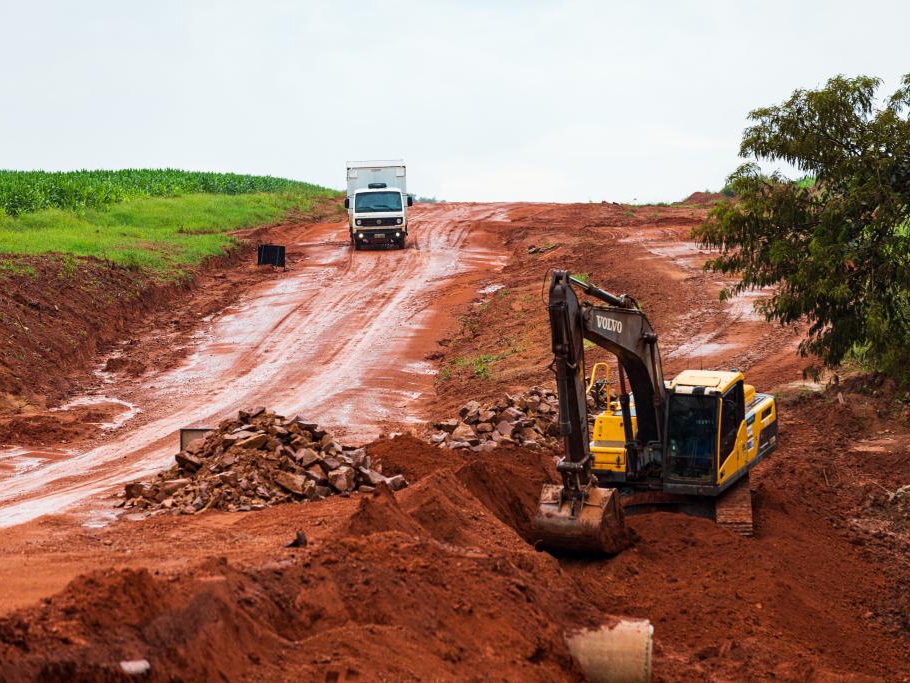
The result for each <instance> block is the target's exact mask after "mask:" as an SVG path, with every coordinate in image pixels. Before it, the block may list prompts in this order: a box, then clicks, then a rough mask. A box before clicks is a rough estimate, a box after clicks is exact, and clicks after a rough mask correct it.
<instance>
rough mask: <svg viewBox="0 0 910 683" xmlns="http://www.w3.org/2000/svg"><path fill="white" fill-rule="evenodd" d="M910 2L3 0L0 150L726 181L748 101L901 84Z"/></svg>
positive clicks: (311, 166) (257, 165)
mask: <svg viewBox="0 0 910 683" xmlns="http://www.w3.org/2000/svg"><path fill="white" fill-rule="evenodd" d="M908 26H910V3H907V2H901V1H893V2H881V1H877V0H865V1H864V2H855V0H849V1H840V0H819V1H816V0H812V1H801V2H798V1H797V0H792V1H790V2H783V1H778V0H771V1H768V0H765V1H762V2H733V1H732V0H728V1H726V2H723V1H720V0H718V1H712V0H704V1H701V2H672V1H669V0H667V1H657V0H654V1H652V2H609V1H607V0H603V1H601V2H596V1H590V2H586V1H581V0H579V1H577V2H575V1H568V2H558V1H555V0H554V1H549V0H502V1H499V2H497V1H496V0H488V1H486V2H482V1H480V0H466V1H462V2H455V1H444V0H437V1H433V0H423V1H414V2H405V1H399V0H384V1H382V2H373V1H371V0H360V1H357V2H347V1H345V0H336V1H334V2H332V1H325V2H323V1H321V0H293V1H292V0H259V1H253V0H249V1H245V0H238V1H229V0H186V1H185V2H179V1H177V0H142V1H140V0H116V1H115V0H81V1H78V2H77V1H76V0H57V1H52V0H0V168H19V169H33V168H42V169H48V170H56V169H60V170H67V169H76V168H119V167H126V166H133V167H136V166H139V167H152V166H173V167H179V168H187V169H199V170H216V171H236V172H243V173H263V174H266V173H267V174H272V175H280V176H287V177H291V178H298V179H301V180H308V181H312V182H317V183H320V184H324V185H329V186H332V187H337V188H340V187H342V186H343V185H344V162H345V161H346V160H347V159H376V158H380V159H381V158H404V159H405V160H406V162H407V164H408V176H409V178H408V181H409V182H408V189H409V190H410V191H411V192H414V193H416V194H419V195H423V196H434V195H435V196H437V197H440V198H444V199H448V200H477V201H486V200H513V199H522V200H530V201H551V200H553V201H588V200H595V201H599V200H602V199H606V200H613V201H632V200H637V201H646V200H648V201H674V200H677V199H681V198H683V197H685V196H686V195H688V194H689V193H690V192H692V191H694V190H704V189H707V188H711V189H718V188H720V187H721V186H722V185H723V182H724V178H725V177H726V175H727V174H728V173H729V172H730V171H732V170H733V169H734V168H735V167H736V166H737V165H738V163H740V162H739V159H738V157H737V151H738V148H739V142H740V138H741V135H742V130H743V128H744V126H745V125H746V120H745V117H746V114H747V113H748V111H749V110H751V109H753V108H755V107H758V106H764V105H769V104H774V103H777V102H779V101H781V100H783V99H784V98H786V97H787V96H788V95H789V94H790V93H791V92H792V91H793V90H794V89H795V88H798V87H815V86H818V85H821V84H822V83H824V81H825V80H826V79H827V78H828V77H830V76H832V75H835V74H838V73H845V74H848V75H855V74H860V73H862V74H868V75H875V76H880V77H882V78H884V79H885V89H886V90H893V88H894V87H895V86H896V84H897V82H898V78H899V77H900V76H901V75H902V74H903V73H908V72H910V51H908V48H907V40H906V31H907V27H908Z"/></svg>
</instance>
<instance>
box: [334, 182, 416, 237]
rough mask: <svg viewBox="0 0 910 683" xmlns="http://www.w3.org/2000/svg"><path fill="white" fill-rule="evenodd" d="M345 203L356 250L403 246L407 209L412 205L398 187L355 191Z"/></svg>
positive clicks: (405, 234)
mask: <svg viewBox="0 0 910 683" xmlns="http://www.w3.org/2000/svg"><path fill="white" fill-rule="evenodd" d="M376 184H377V185H379V184H381V183H376ZM347 204H348V224H349V227H350V232H351V242H352V244H353V245H354V248H355V249H360V247H361V246H363V245H365V244H391V245H394V246H397V247H398V248H399V249H401V248H403V247H404V243H405V240H406V239H407V236H408V215H407V211H406V209H407V207H408V206H412V205H413V199H411V197H409V196H407V195H406V194H404V193H403V192H402V191H401V190H399V189H398V188H389V187H375V188H367V189H365V190H355V191H354V195H353V197H351V198H350V199H349V200H348V202H347Z"/></svg>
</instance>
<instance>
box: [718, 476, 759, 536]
mask: <svg viewBox="0 0 910 683" xmlns="http://www.w3.org/2000/svg"><path fill="white" fill-rule="evenodd" d="M714 521H715V522H717V524H718V526H722V527H724V528H725V529H729V530H730V531H733V532H735V533H737V534H739V535H740V536H754V535H755V527H754V525H753V523H752V489H751V488H750V487H749V475H748V473H747V474H746V475H745V476H744V477H742V478H741V479H740V480H739V481H738V482H736V483H735V484H734V485H733V486H731V487H730V488H729V489H727V491H725V492H724V494H723V495H722V496H721V497H720V498H718V499H717V501H716V502H715V504H714Z"/></svg>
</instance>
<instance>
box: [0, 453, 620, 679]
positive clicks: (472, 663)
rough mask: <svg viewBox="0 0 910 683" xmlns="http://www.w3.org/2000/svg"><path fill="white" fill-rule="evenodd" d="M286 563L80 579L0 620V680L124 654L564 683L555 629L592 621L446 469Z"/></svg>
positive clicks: (272, 670)
mask: <svg viewBox="0 0 910 683" xmlns="http://www.w3.org/2000/svg"><path fill="white" fill-rule="evenodd" d="M424 447H425V448H429V447H427V446H424ZM284 553H285V556H284V557H283V558H281V559H279V561H278V562H277V564H274V563H273V565H272V566H271V567H266V568H261V569H251V570H245V571H239V570H237V569H235V568H233V567H232V566H229V565H228V564H227V563H226V562H214V561H213V562H209V563H207V564H205V565H203V566H202V567H199V568H198V569H196V570H193V571H191V572H187V573H183V574H181V575H179V576H177V577H173V578H158V577H154V576H152V575H150V574H149V573H148V572H134V571H120V572H115V571H111V572H106V573H98V574H93V575H90V576H88V577H83V578H79V579H77V580H76V581H74V582H73V583H72V584H71V585H70V586H69V587H68V588H67V590H65V591H64V592H63V593H62V594H60V595H58V596H56V597H54V598H52V599H50V600H48V601H46V602H45V603H44V604H43V605H41V606H40V607H36V608H33V609H31V610H26V611H21V612H19V613H16V614H14V615H12V616H10V617H8V618H6V619H0V680H4V681H7V680H8V681H11V682H13V681H20V680H23V681H24V680H35V679H40V680H76V681H83V680H84V681H88V680H121V679H123V676H122V673H121V671H120V669H119V668H118V667H119V666H120V662H121V661H125V660H130V661H135V660H146V661H147V662H148V663H149V665H150V667H151V668H150V675H149V678H148V680H155V681H158V680H160V681H165V680H175V678H174V677H177V678H179V679H180V680H216V679H224V680H238V679H242V680H253V679H255V680H287V679H289V677H294V678H295V679H297V680H319V681H324V680H354V679H355V678H358V679H363V680H389V679H393V680H406V681H407V680H411V681H418V680H430V679H432V680H476V681H481V680H489V679H490V678H494V679H500V680H516V681H517V680H521V681H552V680H577V679H578V672H577V670H576V669H575V668H574V664H573V662H572V660H571V658H570V656H569V654H568V652H567V649H566V646H565V642H564V633H565V631H566V630H567V629H569V628H574V627H577V626H579V625H581V626H595V625H597V624H599V623H601V621H602V620H603V619H604V617H603V615H602V614H601V613H600V612H599V611H598V610H597V609H596V608H594V607H593V606H592V605H591V604H590V603H589V601H588V600H586V599H585V598H584V597H583V596H579V595H577V594H576V593H574V592H573V590H572V586H571V584H569V583H566V582H564V581H562V580H560V570H559V567H558V564H557V563H556V561H555V560H554V559H553V558H551V557H550V556H548V555H546V554H542V553H537V552H535V551H533V550H531V549H530V548H529V547H528V546H527V545H526V544H524V543H523V542H522V541H521V540H520V539H519V538H518V536H517V535H516V534H515V533H514V532H513V531H512V530H511V529H509V528H508V527H506V526H505V525H504V524H502V523H501V522H500V521H498V520H497V519H496V517H495V516H494V515H491V514H490V512H489V511H488V510H487V509H486V508H485V507H484V506H483V505H482V504H481V503H480V502H479V501H478V500H477V499H476V497H474V496H473V495H472V494H471V493H470V491H468V490H467V488H466V487H465V486H464V485H463V484H462V483H461V481H460V479H459V478H458V476H457V475H456V473H454V472H453V471H452V470H450V469H442V470H439V471H437V472H435V473H432V474H429V475H428V476H427V477H425V478H424V479H423V480H422V481H420V482H418V483H417V484H416V485H415V486H413V487H411V488H409V489H405V490H404V491H401V492H400V493H399V494H397V496H394V495H393V494H392V493H391V492H390V491H388V490H383V489H382V488H380V490H379V491H377V493H376V494H374V495H373V496H371V497H369V498H365V499H363V500H361V501H360V502H359V504H358V509H357V511H356V512H355V514H354V515H353V516H352V518H351V524H350V526H349V527H348V529H347V530H346V532H345V533H344V534H342V535H340V536H337V537H332V538H329V539H328V540H326V541H324V542H319V543H313V544H310V545H309V546H308V547H306V548H303V549H300V550H290V549H288V550H285V551H284ZM418 644H419V647H418ZM472 672H473V673H472Z"/></svg>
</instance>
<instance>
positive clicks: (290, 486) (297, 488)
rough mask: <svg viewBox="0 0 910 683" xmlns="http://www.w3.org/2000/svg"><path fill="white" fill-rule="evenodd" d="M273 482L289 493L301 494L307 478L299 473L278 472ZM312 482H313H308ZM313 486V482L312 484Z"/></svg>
mask: <svg viewBox="0 0 910 683" xmlns="http://www.w3.org/2000/svg"><path fill="white" fill-rule="evenodd" d="M275 483H276V484H278V485H279V486H280V487H282V488H283V489H286V490H287V491H290V492H291V493H294V494H297V495H298V496H302V495H303V492H304V487H305V486H306V484H307V478H306V477H304V476H303V475H301V474H292V473H291V472H279V473H278V474H276V475H275ZM310 483H311V484H313V482H310ZM313 486H315V484H313Z"/></svg>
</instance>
